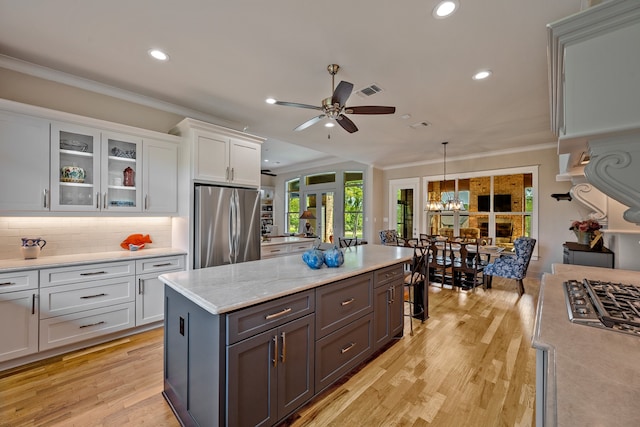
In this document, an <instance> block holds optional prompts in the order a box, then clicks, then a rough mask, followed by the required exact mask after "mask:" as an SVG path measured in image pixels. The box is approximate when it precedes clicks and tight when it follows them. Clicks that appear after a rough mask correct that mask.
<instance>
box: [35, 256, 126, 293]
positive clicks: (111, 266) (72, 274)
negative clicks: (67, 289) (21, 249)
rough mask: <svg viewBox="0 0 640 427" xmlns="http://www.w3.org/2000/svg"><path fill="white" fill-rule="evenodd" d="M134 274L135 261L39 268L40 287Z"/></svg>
mask: <svg viewBox="0 0 640 427" xmlns="http://www.w3.org/2000/svg"><path fill="white" fill-rule="evenodd" d="M128 275H131V276H133V275H135V262H134V261H124V262H109V263H100V264H86V265H74V266H71V267H58V268H46V269H43V270H40V287H46V286H56V285H66V284H69V283H75V282H86V281H88V280H99V279H109V278H112V277H122V276H128Z"/></svg>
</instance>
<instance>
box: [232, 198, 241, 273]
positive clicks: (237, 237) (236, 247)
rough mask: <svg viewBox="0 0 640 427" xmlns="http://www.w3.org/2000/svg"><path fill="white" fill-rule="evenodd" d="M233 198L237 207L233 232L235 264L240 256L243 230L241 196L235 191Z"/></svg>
mask: <svg viewBox="0 0 640 427" xmlns="http://www.w3.org/2000/svg"><path fill="white" fill-rule="evenodd" d="M233 198H234V204H235V206H236V210H235V224H234V230H233V257H234V260H233V262H234V263H235V262H237V261H238V254H239V253H240V230H241V224H240V195H239V194H238V190H237V189H234V190H233Z"/></svg>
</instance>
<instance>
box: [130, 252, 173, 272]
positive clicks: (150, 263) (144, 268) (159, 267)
mask: <svg viewBox="0 0 640 427" xmlns="http://www.w3.org/2000/svg"><path fill="white" fill-rule="evenodd" d="M169 270H173V271H180V270H184V256H183V255H177V256H168V257H159V258H147V259H139V260H136V274H146V273H160V272H166V271H169Z"/></svg>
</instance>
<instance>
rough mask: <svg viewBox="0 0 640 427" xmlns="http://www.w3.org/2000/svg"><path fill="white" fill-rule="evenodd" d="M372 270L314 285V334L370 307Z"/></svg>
mask: <svg viewBox="0 0 640 427" xmlns="http://www.w3.org/2000/svg"><path fill="white" fill-rule="evenodd" d="M372 276H373V275H372V274H371V273H367V274H362V275H360V276H356V277H352V278H349V279H345V280H341V281H339V282H336V283H332V284H330V285H327V286H323V287H321V288H318V289H316V300H317V308H316V337H323V336H325V335H327V334H330V333H331V332H333V331H336V330H338V329H339V328H341V327H343V326H345V325H346V324H348V323H349V322H351V321H353V320H354V319H356V318H358V317H360V316H362V315H363V314H366V313H368V312H371V311H373V298H372V291H373V287H372Z"/></svg>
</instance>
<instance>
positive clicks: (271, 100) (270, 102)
mask: <svg viewBox="0 0 640 427" xmlns="http://www.w3.org/2000/svg"><path fill="white" fill-rule="evenodd" d="M264 102H266V103H267V104H275V103H276V102H277V101H276V100H275V99H273V98H267V99H265V100H264Z"/></svg>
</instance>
